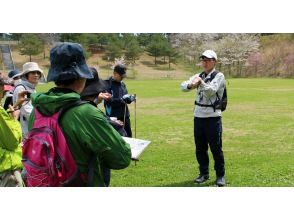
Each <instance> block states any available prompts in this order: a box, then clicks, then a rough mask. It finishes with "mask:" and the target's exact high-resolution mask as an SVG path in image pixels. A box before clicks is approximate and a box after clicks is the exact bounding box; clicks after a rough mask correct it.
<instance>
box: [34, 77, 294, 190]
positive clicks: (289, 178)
mask: <svg viewBox="0 0 294 220" xmlns="http://www.w3.org/2000/svg"><path fill="white" fill-rule="evenodd" d="M126 84H127V86H128V89H129V92H130V93H136V94H137V97H138V101H137V138H141V139H147V140H151V141H152V143H151V144H150V146H149V148H147V150H146V151H145V152H144V153H143V154H142V156H141V160H140V161H139V162H137V164H136V165H135V163H134V162H133V163H132V164H131V165H130V166H129V167H128V168H127V169H125V170H119V171H113V173H112V180H111V186H198V185H196V184H193V183H192V180H193V179H194V178H195V177H196V175H198V165H197V162H196V160H195V146H194V140H193V107H194V106H193V102H194V96H195V92H194V91H192V92H190V93H183V92H181V91H180V88H179V84H180V81H178V80H148V81H134V80H128V81H126ZM45 87H48V86H46V85H40V86H39V91H40V90H44V89H45ZM228 97H229V103H228V107H227V110H226V111H225V112H224V114H223V131H224V134H223V150H224V155H225V162H226V179H227V183H228V184H227V185H228V186H294V160H293V158H294V80H293V79H230V80H229V85H228ZM101 108H102V106H101ZM130 110H131V114H132V118H131V119H132V122H134V104H131V105H130ZM132 125H134V123H133V124H132ZM133 127H134V126H133ZM133 131H134V130H133ZM211 156H212V155H211V154H210V159H212V157H211ZM210 161H211V163H210V173H211V175H210V176H211V177H210V180H209V181H208V182H207V183H206V184H204V185H200V186H214V180H215V173H214V170H213V160H210Z"/></svg>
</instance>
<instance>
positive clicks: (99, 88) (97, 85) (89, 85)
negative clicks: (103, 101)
mask: <svg viewBox="0 0 294 220" xmlns="http://www.w3.org/2000/svg"><path fill="white" fill-rule="evenodd" d="M90 70H91V71H92V74H93V76H94V78H93V79H87V81H86V85H85V88H84V90H83V91H82V93H81V97H86V96H93V95H98V94H99V93H100V92H103V91H105V90H106V89H107V84H106V82H105V81H104V80H102V79H100V78H99V75H98V72H97V70H96V69H95V68H94V67H90Z"/></svg>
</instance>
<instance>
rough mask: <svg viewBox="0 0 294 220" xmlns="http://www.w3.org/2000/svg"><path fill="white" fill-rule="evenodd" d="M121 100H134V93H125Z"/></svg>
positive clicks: (130, 101)
mask: <svg viewBox="0 0 294 220" xmlns="http://www.w3.org/2000/svg"><path fill="white" fill-rule="evenodd" d="M122 100H123V102H125V103H127V104H131V103H132V102H133V101H135V100H136V95H130V94H126V95H124V96H123V97H122Z"/></svg>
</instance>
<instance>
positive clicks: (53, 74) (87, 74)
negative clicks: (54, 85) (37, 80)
mask: <svg viewBox="0 0 294 220" xmlns="http://www.w3.org/2000/svg"><path fill="white" fill-rule="evenodd" d="M50 63H51V66H50V68H49V72H48V77H47V81H48V82H50V81H53V82H56V81H60V80H70V79H92V78H93V74H92V72H91V70H90V69H89V67H88V65H87V64H86V60H85V56H84V51H83V48H82V46H81V45H80V44H77V43H68V42H65V43H60V44H58V45H57V46H55V47H53V48H52V49H51V51H50Z"/></svg>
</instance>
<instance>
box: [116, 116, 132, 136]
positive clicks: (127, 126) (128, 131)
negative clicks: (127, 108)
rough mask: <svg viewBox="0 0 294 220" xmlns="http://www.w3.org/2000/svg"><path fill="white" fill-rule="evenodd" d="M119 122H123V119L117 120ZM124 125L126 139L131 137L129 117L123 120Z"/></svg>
mask: <svg viewBox="0 0 294 220" xmlns="http://www.w3.org/2000/svg"><path fill="white" fill-rule="evenodd" d="M118 120H120V121H124V118H118ZM125 120H126V121H125V124H124V129H125V131H126V133H127V137H132V128H131V120H130V118H129V117H126V119H125Z"/></svg>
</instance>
